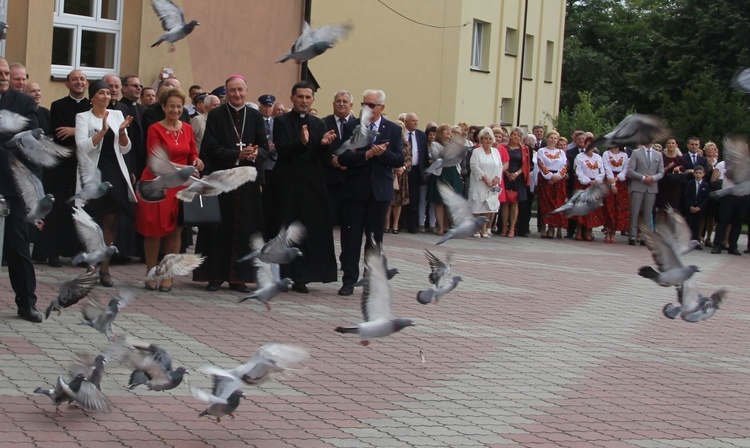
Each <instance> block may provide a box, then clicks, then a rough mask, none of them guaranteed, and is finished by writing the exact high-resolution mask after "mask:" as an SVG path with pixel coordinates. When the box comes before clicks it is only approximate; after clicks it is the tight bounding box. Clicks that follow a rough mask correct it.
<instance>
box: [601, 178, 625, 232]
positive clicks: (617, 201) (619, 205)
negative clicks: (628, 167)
mask: <svg viewBox="0 0 750 448" xmlns="http://www.w3.org/2000/svg"><path fill="white" fill-rule="evenodd" d="M615 186H616V187H617V194H610V195H609V196H607V198H606V199H604V207H603V208H604V225H606V226H607V228H608V229H610V230H614V231H619V232H627V231H628V229H629V227H630V194H629V193H628V182H627V181H626V180H618V181H617V184H615Z"/></svg>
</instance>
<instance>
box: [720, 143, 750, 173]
mask: <svg viewBox="0 0 750 448" xmlns="http://www.w3.org/2000/svg"><path fill="white" fill-rule="evenodd" d="M724 160H725V163H726V166H727V171H726V173H725V174H726V176H727V177H728V178H730V179H731V180H732V181H734V182H742V181H745V180H750V150H749V149H748V145H747V142H746V141H745V140H743V139H741V138H737V137H726V138H724Z"/></svg>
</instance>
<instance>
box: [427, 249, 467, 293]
mask: <svg viewBox="0 0 750 448" xmlns="http://www.w3.org/2000/svg"><path fill="white" fill-rule="evenodd" d="M424 251H425V256H426V257H427V260H428V261H429V262H430V275H429V276H428V279H429V281H430V283H432V285H433V286H432V287H431V288H430V289H423V290H421V291H419V292H418V293H417V301H418V302H419V303H421V304H422V305H427V304H428V303H430V302H432V299H435V303H437V302H438V299H439V298H441V297H443V296H444V295H446V294H448V293H449V292H451V291H453V289H455V288H456V286H458V282H460V281H461V276H458V275H451V274H452V272H451V254H450V252H449V253H448V254H447V256H446V261H445V262H443V261H441V260H440V259H439V258H438V257H436V256H435V255H433V254H432V252H430V251H429V250H427V249H425V250H424Z"/></svg>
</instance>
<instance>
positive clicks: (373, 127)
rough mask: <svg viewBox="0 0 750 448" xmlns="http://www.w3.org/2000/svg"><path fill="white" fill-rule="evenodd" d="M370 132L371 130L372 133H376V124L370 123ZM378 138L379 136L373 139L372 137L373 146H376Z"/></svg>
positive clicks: (374, 136)
mask: <svg viewBox="0 0 750 448" xmlns="http://www.w3.org/2000/svg"><path fill="white" fill-rule="evenodd" d="M370 130H371V131H374V130H375V123H370ZM376 138H378V136H377V135H373V137H372V144H373V145H374V144H375V139H376Z"/></svg>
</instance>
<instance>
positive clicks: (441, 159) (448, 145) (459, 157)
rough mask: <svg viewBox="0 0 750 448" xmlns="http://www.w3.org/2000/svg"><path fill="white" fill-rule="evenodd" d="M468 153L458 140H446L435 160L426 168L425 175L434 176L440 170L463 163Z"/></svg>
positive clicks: (467, 149)
mask: <svg viewBox="0 0 750 448" xmlns="http://www.w3.org/2000/svg"><path fill="white" fill-rule="evenodd" d="M468 151H469V148H468V146H466V145H465V144H464V143H463V142H462V141H461V140H460V139H458V138H452V139H450V140H448V141H447V142H445V145H444V146H443V149H441V150H440V154H439V155H438V157H437V159H435V161H434V162H432V165H430V166H428V167H427V169H426V170H425V173H427V174H435V172H436V171H437V170H438V169H440V168H448V167H451V166H456V165H458V164H459V163H461V162H463V161H464V159H465V158H466V154H467V153H468Z"/></svg>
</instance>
